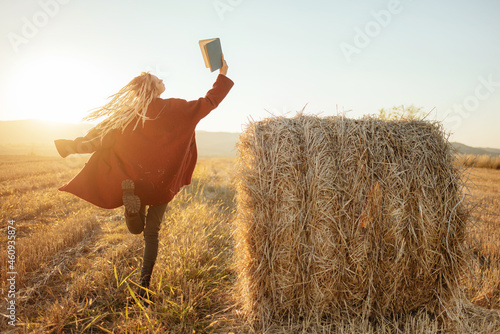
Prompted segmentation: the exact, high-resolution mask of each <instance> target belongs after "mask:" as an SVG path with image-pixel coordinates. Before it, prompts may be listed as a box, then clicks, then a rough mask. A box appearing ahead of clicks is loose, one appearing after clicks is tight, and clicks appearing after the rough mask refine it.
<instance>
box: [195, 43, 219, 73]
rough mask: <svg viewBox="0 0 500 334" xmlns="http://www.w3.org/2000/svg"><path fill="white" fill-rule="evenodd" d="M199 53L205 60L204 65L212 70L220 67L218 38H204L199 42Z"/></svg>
mask: <svg viewBox="0 0 500 334" xmlns="http://www.w3.org/2000/svg"><path fill="white" fill-rule="evenodd" d="M199 43H200V49H201V53H202V54H203V59H204V60H205V66H206V67H210V70H211V71H212V72H213V71H215V70H218V69H219V68H221V67H222V48H221V45H220V39H219V38H212V39H204V40H201V41H200V42H199Z"/></svg>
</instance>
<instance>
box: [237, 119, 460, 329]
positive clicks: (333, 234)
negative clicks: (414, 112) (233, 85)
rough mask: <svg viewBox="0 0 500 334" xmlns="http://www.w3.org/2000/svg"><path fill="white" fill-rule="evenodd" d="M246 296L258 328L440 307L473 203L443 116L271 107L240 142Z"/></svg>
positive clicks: (241, 280)
mask: <svg viewBox="0 0 500 334" xmlns="http://www.w3.org/2000/svg"><path fill="white" fill-rule="evenodd" d="M238 151H239V156H238V178H237V194H238V219H237V233H236V239H237V248H236V258H237V267H238V273H239V277H238V291H239V296H238V298H239V300H240V302H241V303H242V307H243V310H244V312H245V314H246V315H247V316H248V317H249V319H251V320H252V321H254V320H255V321H257V322H258V323H259V324H260V325H261V326H262V328H263V329H264V331H265V329H266V328H270V327H272V326H281V325H286V326H292V325H293V326H295V325H297V326H299V328H305V327H310V326H313V325H314V326H320V325H322V324H323V325H327V324H330V325H331V323H333V322H335V321H337V320H339V319H341V318H345V317H352V316H359V315H364V316H370V315H382V316H390V315H394V314H402V313H403V314H407V313H410V312H413V311H416V310H418V309H421V308H422V307H425V308H426V309H427V310H428V311H430V312H440V310H442V307H445V306H446V305H447V303H448V302H450V301H451V299H452V298H453V297H454V296H455V295H456V293H457V292H458V289H459V277H460V274H461V273H462V270H463V268H464V267H463V265H464V263H463V262H464V256H465V252H464V247H463V246H464V245H463V244H464V237H465V236H464V231H465V224H466V221H467V219H468V211H467V210H466V209H465V206H464V205H463V199H464V197H463V195H462V194H463V189H462V184H461V178H460V175H459V170H458V167H456V166H455V165H454V163H453V161H454V157H453V153H452V149H451V145H450V144H449V143H448V141H447V140H446V137H445V135H444V132H443V130H442V127H441V126H440V125H439V124H438V123H431V122H427V121H382V120H379V119H377V118H364V119H357V120H356V119H348V118H345V117H325V118H320V117H316V116H305V115H302V114H299V115H298V116H296V117H294V118H285V117H273V118H270V119H266V120H263V121H260V122H251V123H250V124H249V125H248V126H247V128H246V130H245V131H244V132H243V133H242V134H241V137H240V141H239V143H238Z"/></svg>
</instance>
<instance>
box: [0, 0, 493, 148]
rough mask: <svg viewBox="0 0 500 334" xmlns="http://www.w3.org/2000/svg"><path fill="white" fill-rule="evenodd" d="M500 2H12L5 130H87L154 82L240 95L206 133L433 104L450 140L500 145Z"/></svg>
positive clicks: (210, 120)
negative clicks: (213, 55) (210, 51)
mask: <svg viewBox="0 0 500 334" xmlns="http://www.w3.org/2000/svg"><path fill="white" fill-rule="evenodd" d="M499 16H500V2H499V1H498V0H477V1H470V0H469V1H463V0H442V1H431V0H420V1H419V0H384V1H379V0H370V1H368V0H360V1H347V0H317V1H309V2H307V1H303V0H302V1H294V0H288V1H284V0H273V1H269V0H267V1H263V0H252V1H250V0H184V1H180V0H177V1H170V0H143V1H138V0H120V1H118V0H100V1H97V0H23V1H13V0H0V36H1V38H0V120H15V119H27V118H36V119H45V120H53V121H61V122H79V121H80V120H81V119H82V117H84V116H85V114H86V113H87V112H88V111H89V110H91V109H94V108H97V107H99V106H102V105H104V104H105V103H106V102H107V101H109V100H108V97H109V96H111V95H112V94H114V93H116V92H118V91H119V90H120V88H121V87H123V86H125V85H126V84H127V83H128V82H129V81H130V80H131V79H132V78H133V77H135V76H137V75H139V74H140V73H141V72H143V71H149V72H151V73H153V74H155V75H157V76H158V77H160V78H161V79H163V81H164V83H165V85H166V91H165V92H164V93H163V95H162V98H169V97H177V98H183V99H187V100H194V99H197V98H199V97H202V96H204V95H205V93H206V92H207V91H208V90H209V89H210V88H211V86H212V84H213V82H214V81H215V79H216V77H217V73H218V72H213V73H212V72H210V70H209V69H207V68H205V65H204V61H203V58H202V55H201V51H200V48H199V45H198V41H199V40H201V39H208V38H214V37H219V38H220V39H221V44H222V49H223V52H224V56H225V59H226V61H227V63H228V65H229V70H228V74H227V76H228V77H229V78H231V79H232V80H233V81H234V83H235V85H234V87H233V89H232V90H231V92H230V93H229V95H228V96H227V97H226V99H225V100H224V101H223V102H222V103H221V105H220V106H219V107H218V108H217V109H216V110H214V111H213V112H212V113H211V114H210V115H208V116H207V117H206V118H205V119H203V120H202V121H201V122H200V123H199V125H198V127H197V129H198V130H205V131H226V132H240V131H243V130H244V129H245V127H246V125H247V124H248V123H249V122H250V121H258V120H261V119H264V118H266V117H270V116H272V115H285V116H290V117H292V116H294V115H295V114H296V112H297V111H300V110H304V112H305V113H306V114H315V115H320V116H330V115H338V114H344V115H346V116H347V117H352V118H359V117H362V116H363V115H367V114H376V113H377V112H378V110H379V109H381V108H389V109H390V108H392V107H393V106H399V105H404V106H410V105H414V106H416V107H421V108H422V110H423V111H424V113H425V114H428V116H427V118H428V119H430V120H437V121H440V122H442V124H443V126H444V129H445V130H446V132H447V133H449V134H450V140H452V141H459V142H462V143H464V144H467V145H471V146H481V147H496V148H498V147H500V131H499V130H498V128H499V125H500V63H499V60H500V43H499V42H500V20H499V19H498V17H499Z"/></svg>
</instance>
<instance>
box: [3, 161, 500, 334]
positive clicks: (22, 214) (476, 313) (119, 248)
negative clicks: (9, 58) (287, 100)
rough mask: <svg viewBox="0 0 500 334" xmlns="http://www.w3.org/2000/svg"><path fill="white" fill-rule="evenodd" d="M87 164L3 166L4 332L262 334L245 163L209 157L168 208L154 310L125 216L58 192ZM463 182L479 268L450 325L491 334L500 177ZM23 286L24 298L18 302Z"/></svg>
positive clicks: (482, 175)
mask: <svg viewBox="0 0 500 334" xmlns="http://www.w3.org/2000/svg"><path fill="white" fill-rule="evenodd" d="M87 159H88V157H70V158H67V159H61V158H55V157H39V156H2V157H1V158H0V198H1V201H0V216H1V220H0V230H1V231H2V233H1V236H0V250H1V253H0V259H1V268H2V269H1V293H2V298H1V301H0V313H1V314H3V316H1V318H0V331H2V332H3V331H5V332H9V331H10V332H12V333H209V332H214V333H229V332H234V333H245V332H252V328H251V326H250V325H249V324H247V323H245V321H244V318H243V317H242V315H241V314H240V312H239V311H238V307H237V296H236V295H235V291H234V290H233V286H234V282H235V280H236V277H237V273H236V272H235V270H234V265H233V264H234V257H233V255H234V254H233V249H234V241H233V237H232V234H233V231H234V224H233V222H234V220H235V219H236V216H237V214H236V197H235V189H234V182H233V181H234V168H235V160H234V159H223V158H220V159H201V160H200V161H199V162H198V165H197V168H196V170H195V173H194V176H193V182H192V184H191V185H190V186H189V187H185V188H184V189H183V190H182V191H181V192H180V193H179V194H178V195H177V196H176V198H175V199H174V200H173V201H172V202H171V203H170V204H169V206H168V209H167V213H166V214H165V218H164V221H163V224H162V229H161V232H160V251H159V256H158V260H157V265H156V266H155V269H154V272H153V279H152V285H151V290H152V291H153V292H154V297H153V298H154V304H153V305H152V306H151V307H149V308H144V307H143V306H142V305H141V304H137V303H136V302H135V298H136V297H135V295H134V293H133V291H135V288H136V285H135V284H136V282H137V281H138V279H139V272H140V265H141V261H142V250H143V241H142V235H140V236H135V235H132V234H130V233H128V231H127V228H126V226H125V222H124V220H123V209H122V208H118V209H115V210H103V209H99V208H97V207H94V206H92V205H91V204H88V203H86V202H85V201H83V200H80V199H78V198H76V197H74V196H72V195H69V194H67V193H63V192H60V191H58V190H57V187H58V186H60V185H62V184H64V183H65V182H67V181H68V180H70V179H71V178H72V177H73V176H74V175H75V174H76V173H77V172H78V171H79V170H80V169H81V168H82V166H83V165H84V163H85V161H86V160H87ZM465 176H466V177H467V178H468V183H467V184H468V187H469V188H468V189H469V192H468V197H469V200H470V201H471V202H472V203H473V205H474V211H473V219H472V220H471V223H470V226H469V233H468V246H469V248H470V250H471V253H472V255H473V256H472V260H471V261H470V268H471V270H470V272H469V274H468V275H467V276H466V277H464V278H463V286H464V291H465V293H466V295H467V297H468V299H469V300H470V301H471V302H472V305H471V306H472V308H470V307H469V308H468V310H469V311H467V312H465V313H464V314H466V313H467V314H466V316H467V317H468V318H461V319H456V320H455V323H454V324H452V325H451V327H449V328H454V329H455V330H456V331H464V332H478V333H493V332H495V331H500V316H499V313H498V310H499V309H500V248H499V241H500V209H499V207H500V170H493V169H469V170H467V171H466V173H465ZM9 241H10V242H9ZM12 241H14V242H12ZM10 272H15V273H16V274H9V273H10ZM8 279H10V280H8ZM13 286H14V287H15V290H16V291H17V293H16V296H15V298H14V297H13V296H12V294H10V293H9V290H10V289H11V287H13ZM12 302H15V304H13V303H12ZM9 305H14V306H15V309H14V313H15V317H16V322H15V327H14V326H11V325H10V324H9V322H10V321H11V320H10V319H9V318H8V315H9V314H11V313H12V307H11V309H10V310H8V307H9ZM471 310H472V311H471ZM464 316H465V315H464ZM337 328H338V330H337V332H338V333H364V332H372V333H375V332H377V333H378V332H380V333H406V332H408V333H414V332H425V333H440V332H442V330H443V328H445V330H446V328H448V327H446V326H445V327H442V326H441V325H440V324H439V323H437V322H436V321H434V320H431V319H427V320H426V319H412V318H411V316H409V317H405V318H404V320H397V321H396V322H395V320H394V319H392V320H391V319H385V320H383V321H377V322H375V323H373V322H369V320H368V319H363V320H362V321H361V320H360V321H358V320H356V319H347V320H346V322H345V323H343V324H339V326H338V327H337Z"/></svg>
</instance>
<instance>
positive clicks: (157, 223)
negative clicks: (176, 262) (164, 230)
mask: <svg viewBox="0 0 500 334" xmlns="http://www.w3.org/2000/svg"><path fill="white" fill-rule="evenodd" d="M166 209H167V204H160V205H150V206H149V207H148V210H147V213H146V207H145V206H141V209H140V211H139V214H135V215H131V216H128V215H127V214H125V220H126V222H127V227H128V229H129V231H130V232H131V233H133V234H139V233H141V231H142V229H143V227H144V255H143V259H142V270H141V281H146V283H147V285H149V279H150V277H151V273H152V272H153V267H154V265H155V262H156V257H157V255H158V234H159V232H160V227H161V222H162V220H163V215H164V214H165V211H166Z"/></svg>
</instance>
